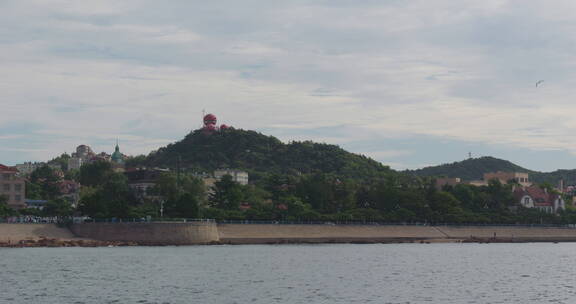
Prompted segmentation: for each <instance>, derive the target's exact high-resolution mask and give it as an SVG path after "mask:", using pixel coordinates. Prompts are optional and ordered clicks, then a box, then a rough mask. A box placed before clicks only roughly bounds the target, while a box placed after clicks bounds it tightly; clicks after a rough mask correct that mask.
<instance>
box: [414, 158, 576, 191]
mask: <svg viewBox="0 0 576 304" xmlns="http://www.w3.org/2000/svg"><path fill="white" fill-rule="evenodd" d="M496 171H505V172H525V173H528V174H529V175H530V180H531V181H532V182H535V183H551V184H557V183H558V181H560V180H564V182H565V183H566V184H567V185H573V184H576V170H556V171H553V172H538V171H533V170H529V169H526V168H523V167H520V166H518V165H516V164H513V163H511V162H509V161H507V160H503V159H498V158H494V157H489V156H486V157H480V158H471V159H467V160H464V161H460V162H454V163H451V164H443V165H439V166H432V167H426V168H423V169H418V170H410V171H406V173H409V174H413V175H416V176H445V177H459V178H461V179H463V180H478V179H482V176H483V174H484V173H488V172H496Z"/></svg>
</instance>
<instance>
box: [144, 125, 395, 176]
mask: <svg viewBox="0 0 576 304" xmlns="http://www.w3.org/2000/svg"><path fill="white" fill-rule="evenodd" d="M179 158H180V166H181V168H183V169H185V170H190V171H196V172H202V171H205V172H209V171H212V170H214V169H217V168H237V169H245V170H248V171H250V172H254V173H258V172H260V173H264V172H267V173H286V174H293V175H299V174H306V173H313V172H323V173H328V174H335V175H338V176H343V177H348V178H354V179H365V178H373V177H377V176H382V175H383V174H388V173H391V172H394V171H393V170H391V169H390V168H388V167H387V166H384V165H382V164H381V163H379V162H377V161H375V160H372V159H370V158H368V157H365V156H363V155H357V154H353V153H350V152H347V151H345V150H343V149H342V148H340V147H338V146H335V145H329V144H321V143H314V142H311V141H304V142H291V143H289V144H285V143H282V142H281V141H280V140H278V139H277V138H275V137H273V136H266V135H263V134H261V133H258V132H255V131H246V130H241V129H227V130H222V131H220V132H214V133H212V134H206V133H204V132H202V131H201V130H196V131H193V132H191V133H189V134H188V135H187V136H186V137H185V138H184V139H182V140H181V141H178V142H176V143H173V144H170V145H168V146H166V147H163V148H160V149H159V150H158V151H156V152H155V153H151V154H150V155H148V156H147V157H146V158H145V159H143V160H136V161H135V162H137V163H138V164H140V165H147V166H159V167H168V168H175V167H176V166H177V165H178V159H179Z"/></svg>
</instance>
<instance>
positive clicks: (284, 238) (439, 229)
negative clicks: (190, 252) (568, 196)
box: [218, 224, 576, 244]
mask: <svg viewBox="0 0 576 304" xmlns="http://www.w3.org/2000/svg"><path fill="white" fill-rule="evenodd" d="M218 232H219V234H220V242H222V243H225V244H267V243H338V242H341V243H345V242H357V243H380V242H384V243H386V242H414V241H436V242H439V241H443V242H454V241H474V240H490V241H500V242H543V241H546V242H562V241H564V242H576V229H571V228H547V227H508V226H404V225H386V226H378V225H374V226H372V225H366V226H363V225H334V226H332V225H274V224H270V225H258V224H254V225H242V224H221V225H218ZM494 236H496V238H495V239H494Z"/></svg>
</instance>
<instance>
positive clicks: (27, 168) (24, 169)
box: [16, 162, 46, 175]
mask: <svg viewBox="0 0 576 304" xmlns="http://www.w3.org/2000/svg"><path fill="white" fill-rule="evenodd" d="M44 165H46V163H42V162H37V163H33V162H25V163H23V164H17V165H16V169H17V170H18V173H19V174H21V175H30V174H31V173H32V172H34V171H35V170H36V169H38V168H40V167H42V166H44Z"/></svg>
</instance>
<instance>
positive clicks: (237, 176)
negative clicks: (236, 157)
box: [214, 169, 248, 185]
mask: <svg viewBox="0 0 576 304" xmlns="http://www.w3.org/2000/svg"><path fill="white" fill-rule="evenodd" d="M224 175H230V176H231V177H232V180H233V181H235V182H237V183H239V184H240V185H248V172H246V171H242V170H234V169H218V170H216V171H214V178H216V179H217V180H221V179H222V177H224Z"/></svg>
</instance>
